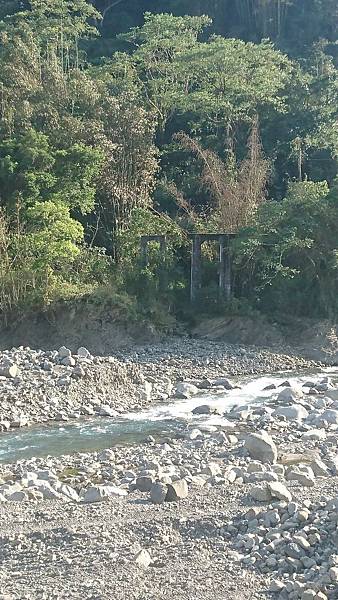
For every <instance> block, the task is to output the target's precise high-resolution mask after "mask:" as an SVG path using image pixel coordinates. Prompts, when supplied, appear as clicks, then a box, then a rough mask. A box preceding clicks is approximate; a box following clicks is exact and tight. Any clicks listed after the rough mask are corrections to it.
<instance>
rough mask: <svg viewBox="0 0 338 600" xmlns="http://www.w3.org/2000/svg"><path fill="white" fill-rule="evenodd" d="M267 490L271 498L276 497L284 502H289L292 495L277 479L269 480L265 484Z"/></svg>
mask: <svg viewBox="0 0 338 600" xmlns="http://www.w3.org/2000/svg"><path fill="white" fill-rule="evenodd" d="M267 487H268V490H269V491H270V494H271V496H272V497H273V498H278V499H279V500H283V501H284V502H291V500H292V495H291V493H290V492H289V490H288V489H287V487H286V486H285V485H284V484H283V483H280V482H279V481H271V482H269V483H268V484H267Z"/></svg>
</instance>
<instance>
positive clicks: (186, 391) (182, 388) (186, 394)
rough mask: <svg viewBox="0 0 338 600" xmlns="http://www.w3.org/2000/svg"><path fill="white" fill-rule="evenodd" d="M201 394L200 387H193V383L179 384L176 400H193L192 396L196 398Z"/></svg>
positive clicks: (176, 390)
mask: <svg viewBox="0 0 338 600" xmlns="http://www.w3.org/2000/svg"><path fill="white" fill-rule="evenodd" d="M198 393H199V389H198V387H196V385H193V384H192V383H185V382H184V381H182V382H179V383H178V384H177V385H176V389H175V396H176V398H183V399H186V398H191V396H196V395H197V394H198Z"/></svg>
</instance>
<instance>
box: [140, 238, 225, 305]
mask: <svg viewBox="0 0 338 600" xmlns="http://www.w3.org/2000/svg"><path fill="white" fill-rule="evenodd" d="M189 237H190V238H191V240H192V251H191V274H190V299H191V302H196V300H198V296H199V292H200V290H201V285H202V245H203V244H204V243H205V242H218V244H219V255H218V256H219V259H218V271H219V280H218V285H219V293H220V297H221V298H224V299H226V300H229V299H230V298H231V292H232V290H231V256H230V241H231V239H233V238H234V237H235V234H232V233H193V234H190V236H189ZM149 242H158V243H159V246H160V253H161V255H162V256H163V259H164V260H165V254H166V248H167V236H165V235H143V236H141V260H142V265H144V266H146V265H147V264H148V244H149Z"/></svg>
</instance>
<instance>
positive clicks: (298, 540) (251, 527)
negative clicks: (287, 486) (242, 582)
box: [222, 497, 338, 600]
mask: <svg viewBox="0 0 338 600" xmlns="http://www.w3.org/2000/svg"><path fill="white" fill-rule="evenodd" d="M337 526H338V497H337V498H336V499H334V500H330V501H328V502H321V503H316V502H311V501H306V500H305V501H304V502H303V503H297V502H294V501H292V500H286V499H285V501H275V502H272V503H271V504H269V505H268V506H264V507H253V508H250V509H249V510H248V511H247V512H246V513H245V514H244V515H241V516H239V517H238V518H237V519H234V520H233V521H232V522H230V523H227V524H226V525H224V528H223V530H222V533H223V534H224V536H225V537H226V538H228V539H231V541H232V543H233V544H234V547H235V548H236V550H237V551H238V553H239V557H240V558H242V561H243V564H245V565H247V566H255V568H257V569H259V571H260V572H261V573H264V574H269V575H270V574H273V575H275V576H276V579H273V580H272V581H271V585H270V591H272V592H278V594H279V596H278V597H279V598H289V599H290V600H291V599H295V600H297V599H301V600H309V599H310V598H314V599H317V600H325V598H336V597H337V596H336V595H335V594H336V593H337V589H338V545H337V544H338V528H337Z"/></svg>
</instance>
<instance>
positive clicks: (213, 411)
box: [191, 404, 220, 415]
mask: <svg viewBox="0 0 338 600" xmlns="http://www.w3.org/2000/svg"><path fill="white" fill-rule="evenodd" d="M191 412H192V414H193V415H217V414H220V413H219V411H218V410H217V408H213V407H212V406H210V405H209V404H201V406H196V408H194V409H193V410H192V411H191Z"/></svg>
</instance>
